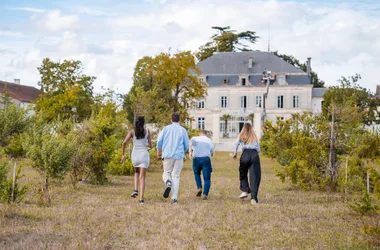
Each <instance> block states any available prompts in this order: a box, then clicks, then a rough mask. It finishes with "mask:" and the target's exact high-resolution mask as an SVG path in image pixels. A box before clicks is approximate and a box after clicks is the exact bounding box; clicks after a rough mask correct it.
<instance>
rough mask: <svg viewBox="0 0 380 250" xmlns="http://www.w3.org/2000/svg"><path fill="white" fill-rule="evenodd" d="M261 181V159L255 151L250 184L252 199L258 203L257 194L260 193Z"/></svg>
mask: <svg viewBox="0 0 380 250" xmlns="http://www.w3.org/2000/svg"><path fill="white" fill-rule="evenodd" d="M260 181H261V166H260V157H259V154H258V153H257V151H256V150H255V151H254V153H253V155H252V163H251V166H250V169H249V182H250V184H251V185H250V186H251V197H252V199H253V200H255V201H256V202H258V199H257V194H258V192H259V186H260Z"/></svg>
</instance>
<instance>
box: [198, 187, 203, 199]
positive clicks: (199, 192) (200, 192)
mask: <svg viewBox="0 0 380 250" xmlns="http://www.w3.org/2000/svg"><path fill="white" fill-rule="evenodd" d="M201 195H202V188H200V189H198V191H197V196H198V197H201Z"/></svg>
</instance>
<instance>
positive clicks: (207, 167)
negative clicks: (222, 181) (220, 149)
mask: <svg viewBox="0 0 380 250" xmlns="http://www.w3.org/2000/svg"><path fill="white" fill-rule="evenodd" d="M213 155H214V144H213V143H212V141H211V140H210V139H209V138H208V137H207V133H206V131H205V130H201V131H200V132H199V136H195V137H193V138H191V140H190V146H189V157H190V159H193V171H194V178H195V182H196V185H197V188H198V191H197V194H196V195H197V196H202V180H201V172H202V174H203V181H204V190H203V200H207V199H208V193H209V190H210V186H211V172H212V166H211V159H210V157H211V156H213Z"/></svg>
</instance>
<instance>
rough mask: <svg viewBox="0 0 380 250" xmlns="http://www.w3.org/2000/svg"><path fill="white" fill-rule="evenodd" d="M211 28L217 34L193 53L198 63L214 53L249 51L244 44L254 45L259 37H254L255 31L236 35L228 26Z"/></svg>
mask: <svg viewBox="0 0 380 250" xmlns="http://www.w3.org/2000/svg"><path fill="white" fill-rule="evenodd" d="M211 28H212V29H213V30H216V31H217V32H216V33H215V34H214V35H213V36H211V41H209V42H207V43H206V44H204V45H202V46H201V47H199V49H198V51H197V52H196V53H195V56H196V58H197V59H198V61H203V60H205V59H207V58H208V57H210V56H212V55H213V53H214V52H216V51H219V52H232V51H251V49H250V47H249V46H248V45H247V44H245V43H246V42H248V43H250V44H254V43H256V41H257V39H258V38H259V36H256V32H255V31H250V30H247V31H243V32H239V33H238V32H237V31H236V30H231V27H230V26H226V27H219V26H214V27H211Z"/></svg>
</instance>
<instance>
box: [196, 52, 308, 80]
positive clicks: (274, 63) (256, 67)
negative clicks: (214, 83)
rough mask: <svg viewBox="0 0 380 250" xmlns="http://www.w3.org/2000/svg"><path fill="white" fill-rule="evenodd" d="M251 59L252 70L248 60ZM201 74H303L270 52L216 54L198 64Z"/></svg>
mask: <svg viewBox="0 0 380 250" xmlns="http://www.w3.org/2000/svg"><path fill="white" fill-rule="evenodd" d="M250 57H252V68H248V60H249V58H250ZM198 67H199V68H200V69H201V71H202V74H204V75H210V74H235V75H236V74H237V75H238V74H254V73H260V74H262V73H263V71H264V70H268V71H272V72H283V73H304V72H303V71H302V70H301V69H299V68H297V67H295V66H293V65H291V64H290V63H287V62H285V61H284V60H282V59H281V58H280V57H278V56H276V55H274V54H273V53H271V52H262V51H244V52H218V53H214V55H212V56H210V57H209V58H207V59H206V60H204V61H202V62H200V63H199V64H198Z"/></svg>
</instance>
